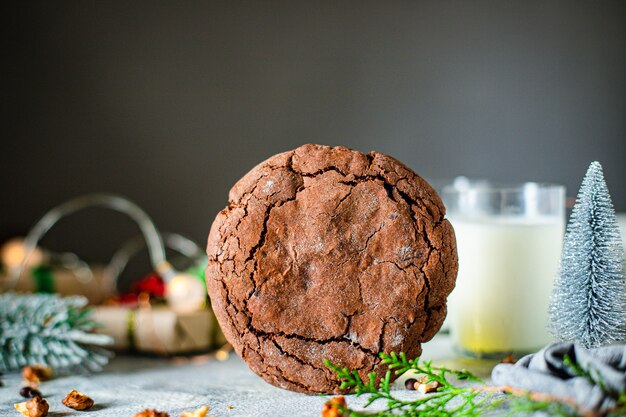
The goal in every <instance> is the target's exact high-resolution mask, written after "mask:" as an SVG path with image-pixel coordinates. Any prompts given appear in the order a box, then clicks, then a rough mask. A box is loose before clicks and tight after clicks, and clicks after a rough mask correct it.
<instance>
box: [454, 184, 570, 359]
mask: <svg viewBox="0 0 626 417" xmlns="http://www.w3.org/2000/svg"><path fill="white" fill-rule="evenodd" d="M442 199H443V201H444V203H445V205H446V208H447V217H448V218H449V220H450V222H451V223H452V225H453V226H454V230H455V233H456V240H457V248H458V255H459V274H458V278H457V283H456V288H455V289H454V291H453V292H452V294H451V296H450V298H449V303H448V307H449V308H448V310H449V313H448V322H449V325H450V333H451V336H452V340H453V343H454V345H455V348H456V349H457V350H458V351H460V352H461V353H463V354H465V355H468V356H473V357H493V358H498V357H503V355H507V354H509V353H514V354H522V353H527V352H532V351H535V350H536V349H538V348H540V347H542V346H544V345H545V344H547V343H549V342H550V341H551V337H550V335H549V332H548V330H547V324H548V313H547V312H548V304H549V300H550V294H551V292H552V285H553V281H554V277H555V274H556V272H557V269H558V263H559V259H560V256H561V246H562V241H563V232H564V228H565V187H564V186H561V185H553V184H540V183H532V182H529V183H523V184H512V185H505V184H495V183H492V182H489V181H472V180H468V179H466V178H463V177H461V178H457V179H456V180H455V181H454V183H453V184H450V185H447V186H445V187H443V190H442Z"/></svg>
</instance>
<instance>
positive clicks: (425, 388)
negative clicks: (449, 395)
mask: <svg viewBox="0 0 626 417" xmlns="http://www.w3.org/2000/svg"><path fill="white" fill-rule="evenodd" d="M442 386H443V385H442V384H441V383H440V382H439V381H430V380H429V377H428V376H423V377H421V378H419V379H418V380H417V382H416V383H415V390H417V391H419V392H420V393H422V394H428V393H430V392H437V389H439V388H440V387H442Z"/></svg>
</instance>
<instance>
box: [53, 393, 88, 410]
mask: <svg viewBox="0 0 626 417" xmlns="http://www.w3.org/2000/svg"><path fill="white" fill-rule="evenodd" d="M61 402H62V403H63V405H64V406H66V407H69V408H72V409H74V410H87V409H88V408H91V407H92V406H93V400H92V399H91V398H90V397H88V396H87V395H85V394H83V393H81V392H78V391H76V390H75V389H73V390H71V391H70V392H68V393H67V395H66V396H65V398H63V400H62V401H61Z"/></svg>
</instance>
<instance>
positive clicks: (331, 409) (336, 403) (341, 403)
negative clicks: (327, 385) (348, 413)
mask: <svg viewBox="0 0 626 417" xmlns="http://www.w3.org/2000/svg"><path fill="white" fill-rule="evenodd" d="M346 407H347V405H346V399H345V398H344V397H343V395H340V396H338V397H334V398H331V399H330V400H329V401H326V403H324V408H322V417H343V414H344V413H343V412H342V410H343V409H345V408H346Z"/></svg>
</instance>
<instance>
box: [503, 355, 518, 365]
mask: <svg viewBox="0 0 626 417" xmlns="http://www.w3.org/2000/svg"><path fill="white" fill-rule="evenodd" d="M515 362H517V359H516V358H515V356H513V354H511V353H510V354H508V355H506V356H505V357H504V358H502V360H501V361H500V363H510V364H514V363H515Z"/></svg>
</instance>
